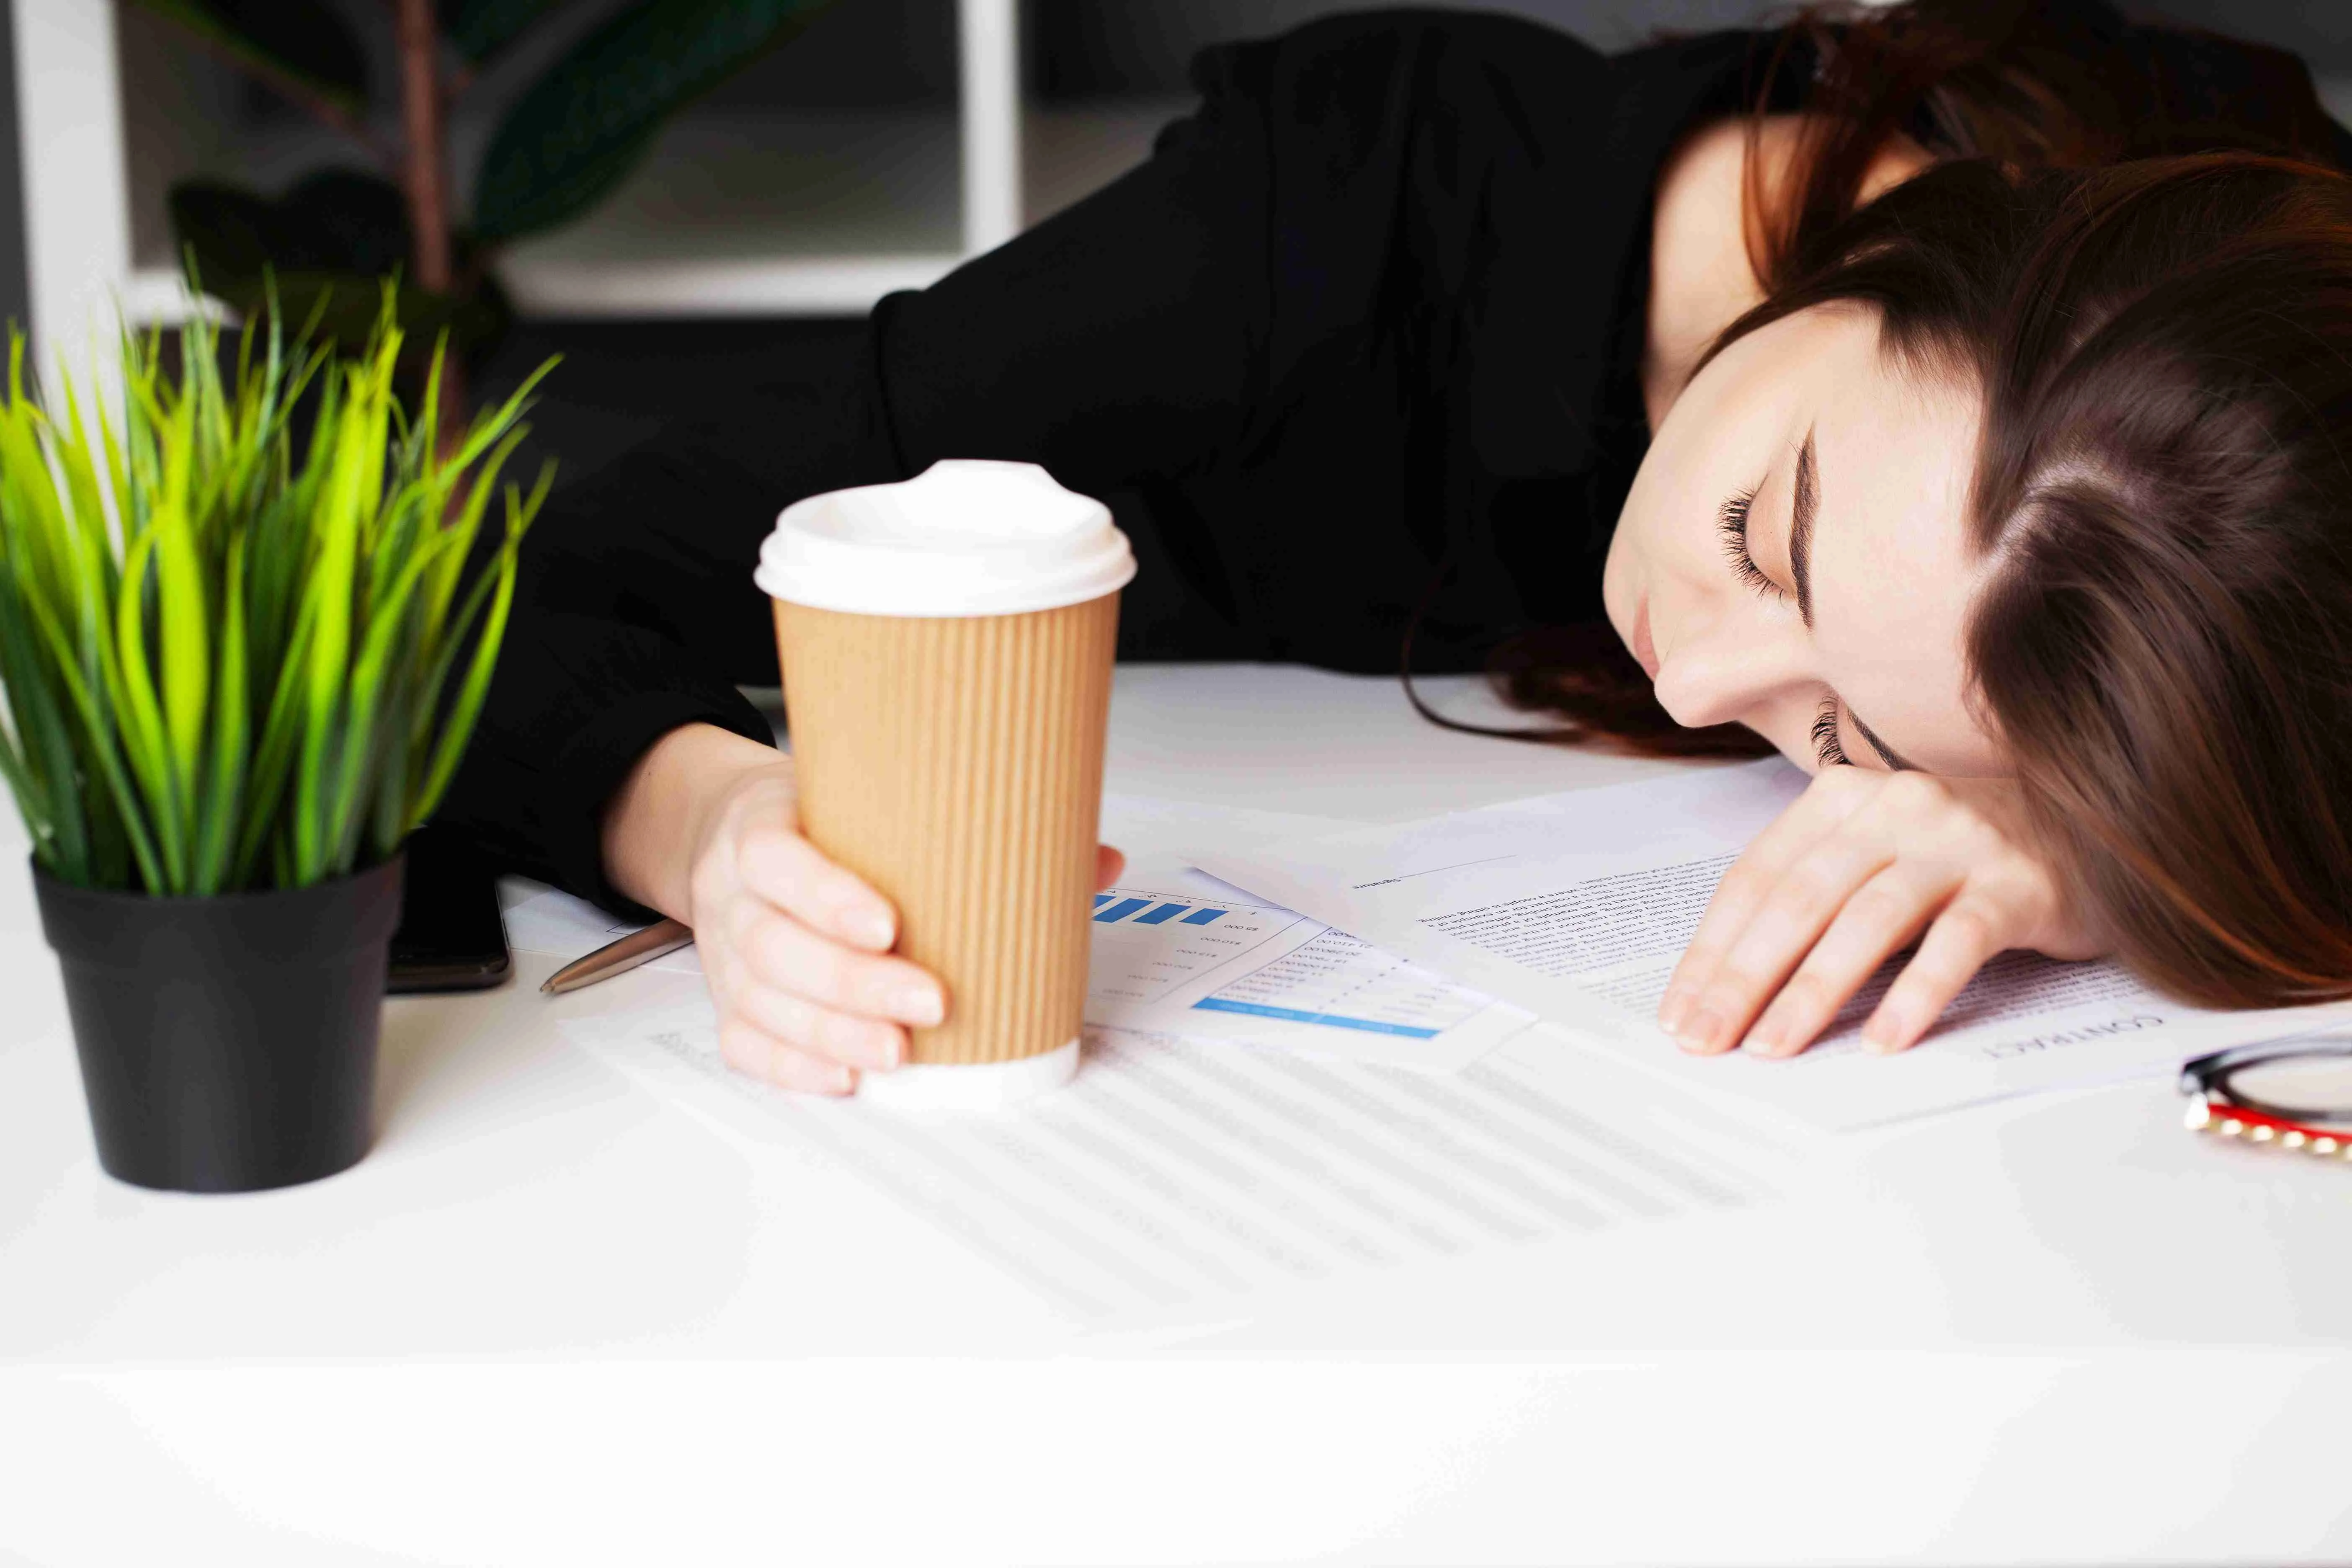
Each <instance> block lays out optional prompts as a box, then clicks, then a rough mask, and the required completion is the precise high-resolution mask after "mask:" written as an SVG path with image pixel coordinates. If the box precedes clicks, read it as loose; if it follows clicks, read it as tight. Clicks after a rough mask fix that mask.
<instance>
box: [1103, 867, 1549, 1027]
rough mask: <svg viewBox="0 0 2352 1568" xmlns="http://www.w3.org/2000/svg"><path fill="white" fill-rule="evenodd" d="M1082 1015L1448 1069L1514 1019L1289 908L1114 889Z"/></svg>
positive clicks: (1521, 1018) (1106, 899)
mask: <svg viewBox="0 0 2352 1568" xmlns="http://www.w3.org/2000/svg"><path fill="white" fill-rule="evenodd" d="M1094 922H1095V929H1094V952H1093V966H1092V970H1091V972H1090V975H1089V979H1088V993H1089V994H1088V996H1087V1021H1088V1022H1089V1023H1093V1024H1097V1025H1101V1026H1105V1027H1114V1028H1138V1029H1141V1028H1149V1029H1154V1030H1160V1031H1165V1032H1169V1033H1175V1034H1182V1035H1187V1036H1191V1037H1196V1038H1200V1037H1207V1038H1223V1039H1236V1040H1241V1041H1244V1042H1247V1043H1251V1044H1264V1045H1281V1046H1293V1047H1302V1048H1306V1049H1309V1050H1311V1051H1314V1052H1315V1053H1317V1054H1321V1055H1332V1056H1341V1057H1346V1058H1350V1059H1356V1060H1378V1061H1387V1062H1398V1063H1403V1064H1405V1065H1411V1066H1420V1067H1432V1068H1454V1067H1458V1066H1460V1065H1461V1064H1462V1063H1463V1062H1465V1061H1467V1060H1469V1059H1472V1058H1475V1056H1476V1055H1479V1054H1483V1052H1484V1051H1486V1050H1488V1049H1491V1048H1493V1047H1495V1046H1496V1045H1498V1044H1500V1043H1501V1042H1502V1041H1503V1040H1504V1039H1507V1038H1508V1037H1510V1036H1511V1035H1512V1034H1515V1033H1517V1030H1518V1029H1519V1028H1521V1027H1524V1026H1525V1024H1526V1021H1527V1020H1526V1016H1525V1015H1524V1014H1521V1013H1520V1012H1518V1010H1517V1009H1515V1008H1510V1007H1506V1006H1502V1005H1497V1004H1496V1003H1494V1002H1492V1001H1491V1000H1490V999H1489V998H1487V997H1486V996H1483V995H1480V994H1478V993H1476V992H1474V991H1468V990H1465V989H1464V988H1462V987H1461V986H1458V985H1454V984H1451V983H1450V982H1448V981H1445V980H1444V979H1442V978H1440V977H1439V976H1437V975H1435V974H1433V973H1431V972H1429V971H1428V970H1425V969H1423V968H1421V967H1419V966H1418V965H1415V964H1412V963H1406V962H1405V961H1404V960H1402V959H1400V958H1397V957H1396V956H1394V955H1393V954H1391V953H1387V952H1381V951H1380V950H1379V949H1377V948H1374V947H1372V946H1370V945H1369V944H1367V943H1364V942H1358V941H1357V940H1356V939H1355V938H1353V937H1351V936H1349V935H1347V934H1346V933H1345V932H1342V931H1333V930H1332V929H1330V928H1329V927H1328V926H1326V925H1323V924H1322V923H1320V922H1319V921H1312V920H1308V919H1307V918H1306V917H1305V916H1302V915H1300V914H1298V913H1297V912H1296V911H1294V910H1285V909H1279V908H1276V907H1274V906H1271V905H1264V904H1249V903H1244V902H1241V901H1239V900H1234V899H1231V898H1219V899H1215V900H1210V899H1205V898H1202V897H1200V896H1198V895H1196V894H1192V893H1179V892H1165V891H1160V890H1146V889H1132V888H1118V889H1112V890H1111V891H1109V892H1107V893H1099V894H1097V895H1096V901H1095V910H1094Z"/></svg>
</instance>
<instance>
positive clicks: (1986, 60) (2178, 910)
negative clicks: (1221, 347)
mask: <svg viewBox="0 0 2352 1568" xmlns="http://www.w3.org/2000/svg"><path fill="white" fill-rule="evenodd" d="M1951 9H1952V8H1950V7H1945V6H1939V5H1926V4H1915V5H1912V6H1908V7H1905V8H1903V9H1902V10H1901V11H1898V12H1895V13H1893V14H1882V15H1881V16H1879V17H1877V18H1874V19H1870V20H1866V21H1863V22H1859V23H1856V24H1854V25H1853V26H1849V27H1846V28H1845V29H1843V31H1841V32H1838V33H1836V34H1835V35H1834V37H1833V38H1832V45H1833V47H1835V48H1836V49H1837V51H1838V52H1836V53H1830V54H1824V55H1823V57H1822V58H1823V61H1824V65H1823V68H1822V71H1821V72H1820V76H1819V80H1820V81H1821V83H1822V93H1823V94H1824V95H1825V96H1826V97H1827V99H1828V100H1829V101H1830V102H1832V103H1833V104H1836V103H1848V104H1849V107H1848V109H1847V110H1845V111H1843V112H1842V113H1841V114H1840V115H1839V116H1837V117H1835V118H1832V119H1828V120H1824V121H1822V122H1820V124H1819V126H1818V128H1817V129H1816V130H1815V131H1814V132H1811V134H1812V135H1813V139H1814V145H1813V146H1812V148H1811V151H1810V153H1809V154H1808V155H1809V156H1811V158H1812V159H1813V162H1812V163H1811V165H1810V170H1809V172H1807V173H1806V174H1804V175H1803V177H1802V178H1801V179H1800V180H1798V181H1796V182H1792V184H1793V185H1794V187H1795V189H1796V192H1797V195H1796V197H1795V198H1794V200H1793V201H1792V203H1791V207H1790V211H1788V212H1784V213H1783V214H1780V215H1777V216H1776V215H1772V214H1766V215H1764V216H1763V217H1762V218H1761V219H1760V220H1759V221H1757V222H1755V223H1752V224H1751V226H1750V229H1749V234H1750V243H1751V247H1755V248H1756V249H1757V251H1758V253H1759V263H1760V267H1761V275H1762V276H1763V277H1764V278H1765V279H1766V281H1767V283H1768V285H1769V289H1770V295H1769V298H1768V300H1766V302H1765V303H1764V304H1762V305H1760V306H1759V307H1758V308H1757V309H1756V310H1752V311H1750V312H1748V315H1746V316H1745V317H1743V318H1741V320H1740V321H1737V322H1735V323H1734V324H1733V325H1732V326H1731V327H1730V328H1729V329H1728V330H1727V331H1726V332H1725V333H1724V335H1723V338H1722V340H1721V341H1720V342H1718V343H1717V349H1718V350H1719V349H1720V348H1721V346H1722V345H1723V343H1727V342H1731V341H1733V340H1734V339H1736V338H1737V337H1738V336H1740V335H1741V334H1743V333H1745V332H1748V331H1754V330H1755V329H1756V328H1758V327H1760V326H1762V325H1764V324H1765V323H1766V322H1768V321H1776V320H1779V319H1780V318H1781V317H1783V316H1787V315H1789V314H1791V313H1793V312H1795V311H1797V310H1804V309H1807V308H1809V307H1811V306H1814V305H1819V304H1823V303H1828V302H1831V301H1859V302H1863V303H1866V304H1868V305H1870V306H1872V307H1874V309H1875V310H1877V312H1878V314H1879V316H1880V320H1881V323H1882V325H1881V341H1882V343H1883V344H1884V346H1885V348H1886V350H1887V352H1889V353H1895V354H1897V355H1900V356H1902V357H1904V358H1906V359H1907V360H1909V361H1912V362H1913V363H1922V364H1925V365H1928V366H1932V367H1933V368H1935V369H1936V370H1938V371H1940V372H1942V373H1944V374H1952V375H1957V376H1961V377H1966V378H1968V380H1969V382H1970V383H1971V384H1978V385H1980V386H1981V387H1982V389H1983V394H1982V395H1983V409H1984V434H1983V437H1982V446H1981V448H1980V450H1979V455H1978V463H1977V472H1976V476H1975V481H1974V486H1973V490H1972V495H1971V499H1970V501H1969V523H1968V526H1969V529H1970V530H1971V535H1972V543H1973V545H1974V547H1975V549H1976V550H1977V551H1978V552H1980V553H1981V554H1982V555H1983V556H1984V557H1985V558H1986V559H1988V560H1990V561H1991V562H1992V563H1993V570H1992V571H1991V573H1990V575H1989V578H1988V584H1987V586H1986V587H1985V589H1984V590H1983V591H1982V592H1981V593H1980V595H1979V599H1978V602H1977V604H1976V605H1974V606H1972V609H1971V613H1970V616H1969V626H1968V631H1967V647H1966V653H1967V658H1968V661H1969V669H1970V673H1971V678H1972V696H1973V698H1974V699H1975V700H1976V701H1977V702H1978V703H1979V706H1980V710H1981V712H1982V715H1983V716H1984V718H1985V719H1986V720H1987V721H1989V722H1990V725H1991V727H1992V728H1993V729H1994V730H1995V731H1996V732H1997V733H1998V734H1999V735H2000V738H2001V740H2002V742H2003V743H2004V745H2005V746H2006V748H2007V750H2008V752H2009V754H2010V755H2011V758H2012V760H2013V762H2014V764H2015V766H2016V768H2017V771H2018V775H2019V780H2020V783H2021V786H2022V788H2023V791H2024V794H2025V796H2026V799H2027V801H2028V803H2029V806H2030V808H2031V809H2032V813H2033V816H2034V818H2035V821H2036V825H2037V826H2038V827H2039V829H2040V830H2041V832H2042V836H2043V838H2044V840H2045V842H2046V844H2047V846H2048V847H2049V848H2050V849H2051V851H2052V852H2053V854H2054V855H2055V856H2056V857H2057V858H2058V860H2059V863H2060V864H2061V865H2062V866H2063V868H2065V870H2066V872H2067V873H2068V874H2069V875H2071V876H2072V877H2073V878H2074V880H2075V882H2076V885H2077V888H2078V891H2079V893H2080V894H2081V896H2082V897H2083V899H2084V902H2085V904H2086V906H2087V908H2088V909H2089V910H2090V911H2091V913H2092V914H2093V916H2094V917H2095V918H2096V919H2098V920H2099V921H2102V923H2103V924H2104V925H2105V928H2106V929H2107V930H2108V931H2109V932H2110V933H2111V935H2112V937H2113V939H2114V940H2115V942H2116V946H2117V950H2118V952H2119V954H2120V956H2122V957H2123V958H2124V959H2125V960H2126V962H2127V963H2130V964H2132V966H2133V967H2134V968H2136V969H2137V971H2138V972H2140V973H2142V974H2143V975H2145V976H2147V978H2149V979H2150V980H2152V981H2153V982H2155V983H2157V984H2160V985H2162V986H2163V987H2165V988H2166V989H2168V990H2169V991H2171V992H2173V993H2175V994H2179V995H2182V996H2184V997H2187V998H2189V999H2190V1000H2193V1001H2198V1002H2202V1003H2207V1004H2210V1005H2231V1006H2245V1005H2276V1004H2281V1003H2286V1002H2296V1001H2308V1000H2312V999H2315V998H2319V997H2327V996H2340V995H2346V994H2352V180H2347V178H2346V177H2345V176H2344V175H2343V174H2339V173H2337V172H2336V171H2335V170H2334V169H2332V168H2329V167H2326V166H2324V164H2323V163H2322V160H2325V159H2327V158H2329V157H2330V156H2331V155H2332V149H2333V145H2334V143H2333V140H2332V139H2333V137H2334V135H2335V134H2336V133H2335V132H2334V130H2333V128H2332V127H2331V126H2330V125H2329V124H2328V122H2327V121H2326V119H2325V117H2324V116H2322V115H2321V114H2320V113H2319V111H2318V110H2317V108H2316V105H2315V102H2314V100H2312V97H2311V93H2310V89H2309V85H2308V80H2307V78H2305V77H2304V76H2303V75H2302V74H2301V69H2300V67H2299V66H2295V65H2294V62H2293V61H2292V60H2291V59H2290V58H2287V57H2284V56H2270V55H2268V54H2267V53H2266V52H2258V53H2257V54H2256V55H2254V56H2253V57H2252V58H2253V59H2254V61H2255V65H2256V67H2258V68H2265V69H2274V70H2275V72H2277V73H2283V74H2276V75H2274V76H2273V81H2272V83H2271V88H2272V90H2271V92H2270V93H2269V94H2266V95H2265V97H2266V99H2267V101H2266V102H2258V103H2254V104H2250V105H2248V106H2247V110H2248V112H2247V113H2246V114H2245V115H2243V116H2242V117H2241V118H2238V119H2230V118H2226V117H2224V116H2222V115H2221V114H2220V113H2219V112H2218V110H2221V109H2225V108H2227V107H2228V105H2227V104H2226V103H2221V104H2216V103H2214V102H2213V101H2211V99H2212V96H2213V95H2212V94H2211V93H2210V91H2209V92H2208V94H2207V101H2204V102H2202V103H2200V101H2198V100H2197V99H2196V97H2195V95H2193V94H2192V95H2189V96H2188V97H2187V98H2186V99H2183V98H2181V97H2180V95H2175V97H2174V98H2173V99H2170V100H2160V102H2159V107H2160V108H2162V110H2163V112H2160V113H2159V112H2152V111H2150V109H2149V104H2150V101H2151V100H2149V99H2148V98H2147V96H2146V95H2145V94H2138V93H2137V89H2134V86H2133V84H2134V82H2135V81H2143V80H2144V78H2145V73H2144V72H2143V73H2142V74H2141V76H2137V77H2136V76H2135V75H2134V73H2133V69H2132V68H2129V67H2128V65H2127V63H2124V62H2123V61H2122V57H2120V56H2116V57H2115V58H2106V59H2105V63H2104V64H2103V63H2102V57H2100V56H2097V55H2095V54H2083V55H2075V54H2063V58H2058V59H2055V60H2052V59H2049V58H2040V59H2037V58H2034V55H2035V52H2036V51H2037V50H2039V49H2042V47H2045V46H2046V45H2047V44H2048V43H2049V39H2048V37H2046V36H2045V35H2046V34H2047V33H2048V32H2049V30H2050V29H2051V28H2053V26H2055V24H2054V23H2053V21H2052V20H2051V16H2050V15H2049V14H2048V13H2047V12H2046V11H2045V10H2044V8H2042V7H2023V8H2021V15H2022V19H2021V20H2019V19H2016V18H2012V22H2013V26H2012V30H2011V33H2010V34H2009V35H2007V36H2006V37H2005V38H1995V39H1991V40H1990V42H1987V40H1986V38H1985V37H1984V36H1983V35H1981V34H1979V35H1978V36H1977V41H1976V43H1975V44H1974V45H1970V44H1969V25H1968V24H1967V23H1966V22H1965V21H1963V20H1955V19H1954V18H1953V17H1952V16H1949V15H1948V12H1949V11H1950V10H1951ZM2053 9H2054V8H2053ZM2067 14H2068V15H2073V14H2074V13H2067ZM1827 26H1830V24H1827V23H1824V22H1822V21H1820V20H1818V19H1813V20H1810V21H1808V22H1807V23H1804V24H1801V25H1800V28H1799V30H1798V31H1796V32H1792V33H1791V34H1790V35H1789V37H1807V36H1808V35H1806V34H1805V33H1804V32H1803V30H1802V29H1804V28H1806V27H1827ZM2021 40H2024V42H2021ZM2077 41H2078V42H2079V41H2080V40H2077ZM2029 45H2030V46H2031V47H2028V46H2029ZM1930 46H1932V47H1930ZM1813 47H1822V44H1821V43H1820V42H1819V41H1818V40H1815V41H1814V44H1813ZM1969 47H1977V48H1978V49H1979V52H1978V53H1977V54H1975V55H1973V56H1971V55H1969V53H1968V49H1969ZM1955 60H1957V61H1958V63H1957V64H1955V63H1953V62H1954V61H1955ZM1938 62H1941V63H1938ZM2278 62H2284V65H2283V66H2281V65H2279V64H2278ZM2029 67H2030V68H2029ZM2159 80H2160V79H2159ZM1873 83H1877V84H1881V85H1883V86H1884V89H1885V101H1881V100H1879V99H1876V98H1874V97H1873V96H1872V94H1873V92H1874V90H1876V89H1874V87H1873V85H1872V84H1873ZM2208 87H2209V88H2210V83H2209V84H2208ZM2094 88H2095V89H2096V90H2094ZM2289 88H2294V89H2299V93H2296V92H2291V91H2287V90H2286V89H2289ZM1841 95H1844V96H1841ZM2159 99H2160V95H2159ZM2111 107H2114V108H2119V109H2122V110H2126V111H2137V113H2138V116H2139V117H2138V118H2137V119H2131V118H2116V117H2114V116H2111V115H2110V114H2109V113H2108V112H2107V110H2108V109H2109V108H2111ZM1906 126H1908V127H1911V128H1912V132H1911V133H1913V134H1917V133H1918V131H1919V129H1921V128H1923V127H1925V128H1927V129H1930V130H1933V129H1934V128H1936V127H1941V128H1942V129H1941V130H1940V131H1939V132H1937V134H1938V135H1939V136H1940V137H1941V138H1942V140H1943V142H1944V150H1946V151H1947V156H1948V159H1949V161H1948V162H1946V163H1943V164H1940V165H1939V166H1937V167H1936V168H1934V169H1931V170H1930V171H1928V172H1927V173H1926V174H1922V175H1919V176H1918V177H1916V178H1915V179H1913V180H1911V181H1909V182H1907V183H1906V184H1903V185H1900V186H1898V187H1896V188H1895V190H1893V191H1891V192H1889V193H1888V194H1887V195H1885V196H1882V197H1880V198H1879V199H1878V200H1877V201H1874V203H1872V204H1871V205H1869V206H1868V207H1865V208H1864V209H1862V210H1861V211H1859V212H1851V211H1850V210H1848V209H1850V208H1851V205H1852V197H1853V184H1854V182H1855V181H1856V180H1857V179H1858V178H1859V175H1860V171H1861V169H1862V168H1863V167H1864V165H1865V164H1866V163H1867V162H1868V155H1869V153H1871V152H1872V151H1874V148H1875V147H1876V146H1877V145H1878V144H1879V142H1880V141H1882V140H1883V138H1884V135H1885V134H1886V133H1887V132H1889V131H1890V130H1891V129H1900V128H1904V127H1906ZM1873 127H1876V130H1873V129H1872V128H1873ZM1874 138H1875V139H1874ZM2184 147H2195V148H2204V149H2209V150H2207V151H2199V152H2189V153H2183V152H2182V149H2183V148H2184ZM2222 148H2236V149H2239V150H2234V151H2222V150H2210V149H2222ZM2142 154H2147V155H2145V156H2143V155H2142ZM2119 160H2120V161H2119ZM1841 193H1842V194H1841ZM1630 663H1631V661H1630V659H1622V658H1621V659H1620V660H1619V661H1616V662H1609V661H1595V662H1591V663H1589V664H1588V665H1587V666H1586V668H1583V669H1581V670H1576V671H1570V669H1568V668H1566V667H1565V665H1564V663H1560V664H1547V663H1546V662H1545V655H1544V652H1543V649H1542V647H1541V645H1538V644H1534V643H1524V642H1523V643H1522V644H1520V645H1518V646H1517V647H1507V648H1506V649H1505V650H1503V652H1502V653H1501V654H1500V655H1499V656H1498V659H1497V664H1496V677H1497V679H1498V682H1499V683H1500V684H1501V686H1502V687H1503V689H1504V690H1505V693H1506V695H1507V696H1509V697H1511V698H1512V699H1514V700H1517V701H1518V702H1520V703H1521V704H1522V705H1524V706H1528V707H1531V708H1537V709H1541V710H1548V711H1549V712H1552V713H1555V714H1558V715H1559V716H1560V717H1562V718H1564V719H1566V720H1568V721H1569V722H1570V731H1572V732H1573V734H1574V736H1575V738H1579V739H1589V740H1603V741H1609V742H1616V743H1618V744H1621V745H1627V746H1631V747H1633V748H1635V749H1639V750H1645V751H1678V752H1689V751H1692V750H1696V749H1702V748H1700V747H1697V746H1694V745H1693V744H1691V743H1690V742H1689V741H1685V742H1683V743H1681V744H1675V743H1673V742H1671V741H1669V740H1668V737H1669V736H1670V735H1671V734H1672V728H1671V721H1664V714H1663V712H1662V711H1654V710H1655V703H1654V700H1652V701H1650V702H1649V703H1647V705H1646V709H1645V708H1644V705H1643V703H1642V702H1641V701H1640V700H1639V698H1640V696H1641V695H1643V693H1642V692H1640V691H1637V690H1636V689H1633V688H1634V687H1635V685H1636V683H1638V682H1639V676H1638V671H1636V672H1635V675H1634V678H1633V681H1628V680H1627V679H1625V677H1624V674H1623V671H1624V668H1625V666H1626V665H1630ZM1696 738H1697V737H1694V739H1696ZM1661 742H1666V743H1664V744H1661ZM1705 749H1715V748H1713V747H1707V748H1705ZM1722 749H1726V750H1728V749H1732V748H1731V747H1729V746H1725V747H1723V748H1722Z"/></svg>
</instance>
